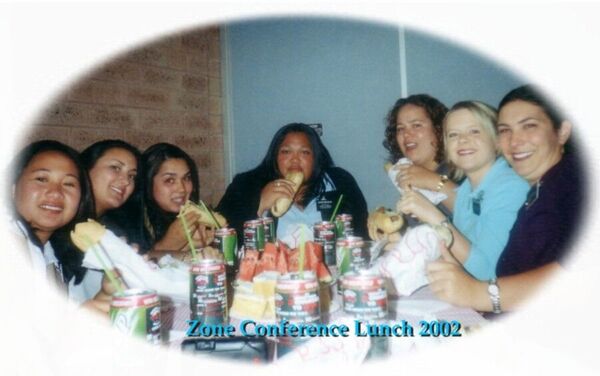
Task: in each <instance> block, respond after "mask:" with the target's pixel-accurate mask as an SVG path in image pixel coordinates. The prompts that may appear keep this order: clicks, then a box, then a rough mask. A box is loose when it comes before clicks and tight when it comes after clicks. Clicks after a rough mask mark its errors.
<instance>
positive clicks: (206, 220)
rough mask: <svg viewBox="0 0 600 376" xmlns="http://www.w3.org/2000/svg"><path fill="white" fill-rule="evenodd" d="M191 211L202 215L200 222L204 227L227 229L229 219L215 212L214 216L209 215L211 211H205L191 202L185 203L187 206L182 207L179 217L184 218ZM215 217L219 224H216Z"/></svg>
mask: <svg viewBox="0 0 600 376" xmlns="http://www.w3.org/2000/svg"><path fill="white" fill-rule="evenodd" d="M190 211H194V212H196V213H198V214H199V215H200V218H198V222H200V223H202V224H203V225H206V226H209V227H214V228H221V227H226V225H227V219H226V218H225V217H223V216H222V215H221V214H219V213H217V212H215V211H213V212H212V215H211V213H209V211H208V210H207V209H205V208H204V207H202V206H199V205H197V204H195V203H193V202H192V201H189V200H188V201H187V202H186V203H185V205H183V206H182V207H181V210H180V211H179V214H178V215H177V216H178V217H181V216H184V215H186V214H187V213H189V212H190ZM213 216H214V218H215V219H216V220H217V222H218V223H216V222H215V219H213Z"/></svg>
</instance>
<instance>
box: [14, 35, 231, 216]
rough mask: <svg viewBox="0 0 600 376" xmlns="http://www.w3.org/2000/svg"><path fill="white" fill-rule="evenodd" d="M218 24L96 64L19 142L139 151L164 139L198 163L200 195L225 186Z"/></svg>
mask: <svg viewBox="0 0 600 376" xmlns="http://www.w3.org/2000/svg"><path fill="white" fill-rule="evenodd" d="M220 64H221V54H220V45H219V30H218V28H203V29H198V30H194V31H190V32H186V33H182V34H179V35H173V36H169V37H166V38H163V39H161V40H158V41H156V42H153V43H150V44H146V45H143V46H141V47H139V48H136V49H134V50H131V51H128V52H126V53H125V54H123V55H120V56H118V57H117V58H115V59H113V60H111V61H109V62H107V63H105V64H103V65H101V66H99V67H98V68H96V69H94V71H92V72H91V73H90V74H89V75H87V76H86V77H84V78H82V79H81V80H79V81H77V82H76V83H75V84H74V85H73V86H71V87H68V88H67V89H66V90H64V91H63V92H62V93H60V95H59V97H58V98H57V99H56V100H54V101H53V102H52V103H51V104H49V105H48V106H47V107H46V108H45V109H44V111H42V113H41V114H40V116H39V117H38V118H37V120H36V121H35V124H34V126H33V127H32V128H31V130H30V131H29V132H28V133H27V134H26V135H24V142H23V144H26V143H28V142H31V141H34V140H40V139H55V140H59V141H62V142H65V143H67V144H69V145H71V146H72V147H74V148H76V149H77V150H80V151H81V150H83V149H84V148H85V147H87V146H88V145H90V144H91V143H93V142H95V141H98V140H102V139H107V138H117V139H123V140H125V141H127V142H130V143H131V144H133V145H135V146H137V147H138V148H139V149H140V150H141V151H143V150H144V149H145V148H146V147H148V146H150V145H152V144H154V143H157V142H170V143H173V144H175V145H177V146H179V147H181V148H182V149H183V150H185V151H186V152H187V153H189V154H190V155H191V156H192V158H194V160H195V161H196V163H197V165H198V170H199V173H200V186H201V189H200V194H201V198H202V199H203V200H205V202H208V203H211V204H213V205H216V204H217V203H218V201H219V199H220V198H221V196H222V195H223V192H224V190H225V178H224V170H223V167H224V154H223V121H222V111H221V98H222V94H221V68H220Z"/></svg>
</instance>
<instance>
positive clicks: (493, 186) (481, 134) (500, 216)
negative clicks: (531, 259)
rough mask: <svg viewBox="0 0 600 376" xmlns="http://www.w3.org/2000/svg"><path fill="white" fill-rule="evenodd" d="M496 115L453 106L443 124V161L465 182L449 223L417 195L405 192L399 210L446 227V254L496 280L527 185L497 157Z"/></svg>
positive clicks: (471, 104) (472, 105) (469, 105)
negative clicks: (448, 240)
mask: <svg viewBox="0 0 600 376" xmlns="http://www.w3.org/2000/svg"><path fill="white" fill-rule="evenodd" d="M495 123H496V111H495V110H494V109H493V108H492V107H490V106H488V105H487V104H484V103H482V102H476V101H465V102H459V103H457V104H455V105H454V106H453V107H452V108H451V109H450V111H449V112H448V114H447V115H446V118H445V120H444V139H445V145H446V155H447V157H448V160H449V161H450V162H451V163H452V164H453V165H454V166H455V167H456V169H457V170H456V171H457V174H459V175H460V174H464V175H465V176H466V179H465V180H464V181H463V183H462V184H461V185H460V186H459V188H458V190H457V194H456V201H455V203H454V212H453V221H452V223H450V222H449V221H448V220H447V219H446V216H445V215H444V213H442V212H441V211H440V210H439V209H437V208H436V207H435V206H433V204H431V203H430V202H429V201H428V200H427V199H426V198H425V197H424V196H423V195H422V194H420V193H418V192H416V191H408V192H407V193H405V194H404V196H403V197H402V199H401V200H400V201H399V202H398V205H397V207H398V210H399V211H401V212H402V213H405V214H409V215H413V216H416V217H417V218H418V219H419V220H421V221H422V222H425V223H428V224H430V225H443V226H446V227H447V228H448V229H449V230H450V231H451V232H452V235H453V239H454V241H453V243H452V245H451V247H450V252H451V254H452V255H453V256H454V257H455V258H456V259H457V260H458V261H459V262H460V263H461V264H463V265H464V267H465V269H466V270H467V271H468V272H469V273H470V274H471V275H472V276H473V277H475V278H476V279H480V280H487V279H490V278H493V277H495V275H496V264H497V262H498V258H499V257H500V253H501V252H502V250H503V249H504V247H505V245H506V242H507V240H508V234H509V231H510V229H511V227H512V225H513V223H514V221H515V219H516V216H517V211H518V210H519V207H520V206H521V205H522V204H523V202H524V201H525V196H526V194H527V190H528V185H527V183H526V181H525V180H524V179H522V178H521V177H519V176H518V175H517V174H516V173H515V172H514V171H513V170H512V169H511V168H510V166H509V165H508V163H507V162H506V160H505V159H504V158H503V157H498V148H497V142H496V131H495V128H494V124H495Z"/></svg>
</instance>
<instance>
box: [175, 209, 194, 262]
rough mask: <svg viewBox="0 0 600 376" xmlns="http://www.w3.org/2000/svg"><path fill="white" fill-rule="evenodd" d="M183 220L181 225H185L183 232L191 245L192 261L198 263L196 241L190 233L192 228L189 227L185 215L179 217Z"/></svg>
mask: <svg viewBox="0 0 600 376" xmlns="http://www.w3.org/2000/svg"><path fill="white" fill-rule="evenodd" d="M179 219H181V224H183V232H184V233H185V237H186V238H187V241H188V244H189V245H190V251H191V252H192V261H194V262H195V261H197V256H196V247H194V241H193V240H192V234H191V233H190V228H189V227H188V224H187V221H186V220H185V215H182V216H179Z"/></svg>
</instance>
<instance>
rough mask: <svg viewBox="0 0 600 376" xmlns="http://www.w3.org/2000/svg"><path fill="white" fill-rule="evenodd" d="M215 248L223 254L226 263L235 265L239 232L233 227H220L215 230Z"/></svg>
mask: <svg viewBox="0 0 600 376" xmlns="http://www.w3.org/2000/svg"><path fill="white" fill-rule="evenodd" d="M214 244H215V248H217V249H218V250H219V251H220V252H221V254H222V255H223V260H225V264H226V265H231V266H233V265H234V264H235V260H236V253H237V233H236V231H235V229H233V228H220V229H218V230H217V231H216V232H215V240H214Z"/></svg>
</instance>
